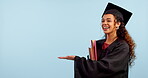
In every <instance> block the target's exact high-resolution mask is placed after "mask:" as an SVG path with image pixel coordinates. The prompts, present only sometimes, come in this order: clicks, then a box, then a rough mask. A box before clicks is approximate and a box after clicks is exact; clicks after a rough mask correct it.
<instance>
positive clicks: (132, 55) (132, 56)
mask: <svg viewBox="0 0 148 78" xmlns="http://www.w3.org/2000/svg"><path fill="white" fill-rule="evenodd" d="M117 36H118V38H121V39H123V40H125V41H126V42H127V44H128V45H129V51H130V59H129V65H130V66H132V63H133V62H134V60H135V58H136V55H135V42H134V40H133V39H132V37H131V36H130V35H129V33H128V31H127V30H126V28H125V26H124V23H123V22H121V25H120V26H119V29H118V30H117Z"/></svg>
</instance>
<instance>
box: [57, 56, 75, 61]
mask: <svg viewBox="0 0 148 78" xmlns="http://www.w3.org/2000/svg"><path fill="white" fill-rule="evenodd" d="M75 57H76V56H65V57H58V58H59V59H67V60H74V58H75Z"/></svg>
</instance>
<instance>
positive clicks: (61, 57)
mask: <svg viewBox="0 0 148 78" xmlns="http://www.w3.org/2000/svg"><path fill="white" fill-rule="evenodd" d="M58 58H59V59H67V57H58Z"/></svg>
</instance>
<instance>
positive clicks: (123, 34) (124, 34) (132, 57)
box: [105, 9, 136, 66]
mask: <svg viewBox="0 0 148 78" xmlns="http://www.w3.org/2000/svg"><path fill="white" fill-rule="evenodd" d="M105 14H113V15H114V17H115V19H116V22H121V25H120V26H119V29H118V30H117V37H118V38H120V39H123V40H125V41H126V42H127V44H128V45H129V51H130V59H129V65H130V66H132V64H133V62H134V60H135V58H136V55H135V42H134V40H133V39H132V37H131V36H130V35H129V33H128V31H127V30H126V28H125V24H124V19H123V16H122V14H121V13H120V12H119V11H117V10H115V9H112V10H108V11H106V13H105Z"/></svg>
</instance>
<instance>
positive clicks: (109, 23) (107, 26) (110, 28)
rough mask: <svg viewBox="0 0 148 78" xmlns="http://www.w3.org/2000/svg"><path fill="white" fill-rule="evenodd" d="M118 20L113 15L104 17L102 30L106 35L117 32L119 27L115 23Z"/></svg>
mask: <svg viewBox="0 0 148 78" xmlns="http://www.w3.org/2000/svg"><path fill="white" fill-rule="evenodd" d="M115 21H116V19H115V17H114V16H113V15H112V14H104V16H103V17H102V29H103V31H104V33H105V34H109V33H112V32H116V31H117V30H116V28H117V26H118V24H117V23H115Z"/></svg>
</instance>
